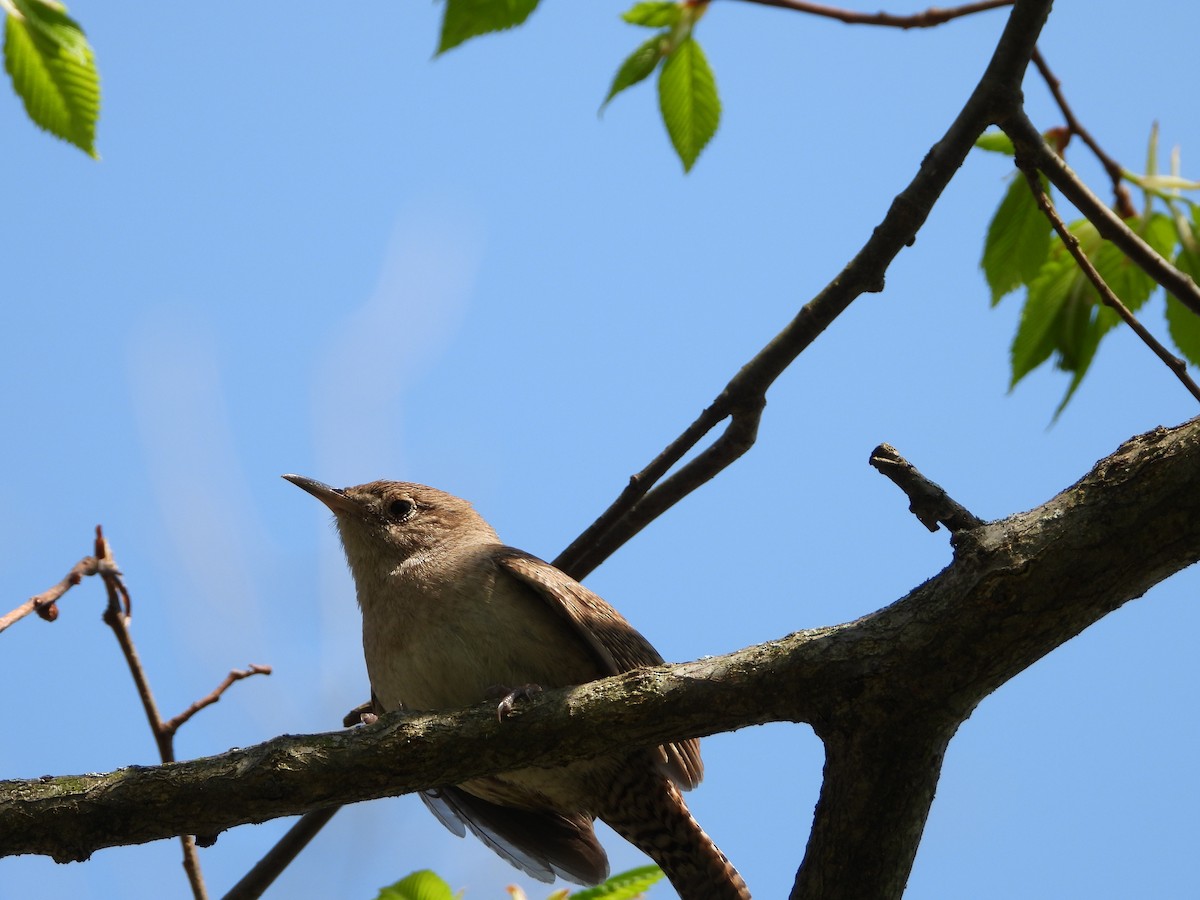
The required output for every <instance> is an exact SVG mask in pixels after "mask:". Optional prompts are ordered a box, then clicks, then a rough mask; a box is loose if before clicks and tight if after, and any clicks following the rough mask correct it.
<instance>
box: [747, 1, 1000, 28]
mask: <svg viewBox="0 0 1200 900" xmlns="http://www.w3.org/2000/svg"><path fill="white" fill-rule="evenodd" d="M745 2H747V3H757V4H759V5H760V6H776V7H779V8H780V9H790V10H792V11H793V12H801V13H809V14H811V15H814V16H823V17H824V18H826V19H837V20H838V21H839V22H845V23H846V24H847V25H886V26H888V27H890V28H905V29H907V28H933V27H934V26H936V25H941V24H943V23H944V22H949V21H950V20H951V19H960V18H962V17H963V16H970V15H973V14H974V13H978V12H986V11H987V10H989V9H999V8H1000V7H1002V6H1012V4H1013V0H981V2H979V3H966V4H964V5H962V6H954V7H951V8H949V9H939V8H938V7H936V6H935V7H930V8H929V9H927V10H925V12H919V13H913V14H912V15H908V16H896V15H892V14H891V13H884V12H879V13H864V12H857V11H855V10H851V9H838V8H836V7H833V6H823V5H822V4H820V3H806V2H805V0H745Z"/></svg>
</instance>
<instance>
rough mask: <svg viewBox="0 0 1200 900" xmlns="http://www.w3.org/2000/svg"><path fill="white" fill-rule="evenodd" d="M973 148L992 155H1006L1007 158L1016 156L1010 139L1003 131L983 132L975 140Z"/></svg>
mask: <svg viewBox="0 0 1200 900" xmlns="http://www.w3.org/2000/svg"><path fill="white" fill-rule="evenodd" d="M975 146H976V147H978V148H979V149H980V150H988V151H990V152H992V153H1006V154H1008V155H1009V156H1015V155H1016V150H1014V149H1013V143H1012V139H1011V138H1010V137H1009V136H1008V135H1007V134H1005V133H1004V132H1003V131H985V132H984V133H983V134H981V135H980V136H979V137H978V138H976V139H975Z"/></svg>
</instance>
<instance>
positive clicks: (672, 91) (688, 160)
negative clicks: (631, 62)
mask: <svg viewBox="0 0 1200 900" xmlns="http://www.w3.org/2000/svg"><path fill="white" fill-rule="evenodd" d="M658 105H659V109H660V110H661V111H662V117H663V123H664V124H665V125H666V126H667V134H669V135H670V137H671V144H672V145H673V146H674V147H675V152H676V153H678V154H679V159H680V160H681V161H682V162H683V170H684V171H685V172H686V171H689V170H690V169H691V168H692V165H693V164H694V163H695V162H696V157H698V156H699V155H700V151H701V150H703V149H704V147H705V145H706V144H707V143H708V142H709V141H710V140H711V139H712V136H713V135H714V134H716V131H717V125H718V124H719V123H720V121H721V101H720V100H719V99H718V97H717V83H716V80H715V79H714V78H713V73H712V69H710V68H709V65H708V60H707V59H705V58H704V51H703V50H701V49H700V45H699V44H698V43H696V40H695V39H694V38H691V37H689V38H687V39H686V40H684V41H683V42H681V43H680V44H679V46H678V47H676V48H675V49H674V51H673V52H672V53H671V54H670V55H669V56H668V57H667V60H666V62H664V63H663V67H662V71H661V72H660V73H659V76H658Z"/></svg>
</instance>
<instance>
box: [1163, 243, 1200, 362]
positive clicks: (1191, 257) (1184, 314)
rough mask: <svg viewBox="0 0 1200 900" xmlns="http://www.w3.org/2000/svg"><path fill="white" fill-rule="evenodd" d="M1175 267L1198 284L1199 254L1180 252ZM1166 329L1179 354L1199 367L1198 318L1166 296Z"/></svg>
mask: <svg viewBox="0 0 1200 900" xmlns="http://www.w3.org/2000/svg"><path fill="white" fill-rule="evenodd" d="M1175 267H1176V268H1177V269H1179V271H1181V272H1183V273H1185V274H1187V275H1191V276H1192V281H1194V282H1196V283H1197V284H1200V252H1193V251H1190V250H1180V251H1179V255H1178V256H1177V257H1175ZM1167 328H1168V330H1169V332H1170V334H1171V340H1172V341H1174V342H1175V346H1176V347H1177V348H1178V349H1179V352H1180V353H1182V354H1183V355H1184V358H1186V359H1187V361H1188V362H1190V363H1191V364H1192V365H1194V366H1200V316H1198V315H1196V313H1194V312H1192V311H1191V310H1190V309H1188V308H1187V307H1186V306H1184V305H1183V304H1182V303H1180V302H1179V301H1178V300H1176V299H1175V298H1174V297H1173V296H1171V295H1170V294H1167Z"/></svg>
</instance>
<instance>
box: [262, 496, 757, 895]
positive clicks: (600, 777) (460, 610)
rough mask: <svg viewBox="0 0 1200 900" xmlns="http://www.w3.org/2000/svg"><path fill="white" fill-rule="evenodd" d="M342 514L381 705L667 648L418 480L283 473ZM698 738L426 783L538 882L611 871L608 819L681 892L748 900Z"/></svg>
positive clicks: (561, 674)
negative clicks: (597, 827)
mask: <svg viewBox="0 0 1200 900" xmlns="http://www.w3.org/2000/svg"><path fill="white" fill-rule="evenodd" d="M283 477H284V478H286V479H287V480H288V481H290V482H292V483H293V484H295V485H296V486H298V487H301V488H303V489H304V490H306V491H308V492H309V493H310V494H312V495H313V496H314V497H316V498H317V499H318V500H320V501H321V502H322V503H324V504H325V505H326V506H328V507H329V508H330V509H331V510H332V511H333V514H334V517H335V519H336V521H337V527H338V531H339V532H340V533H341V537H342V545H343V546H344V547H345V550H346V559H347V561H348V562H349V564H350V571H351V573H352V574H353V575H354V581H355V584H356V586H357V590H358V604H359V606H360V607H361V609H362V615H363V649H364V651H365V653H366V661H367V673H368V675H369V677H370V680H371V691H372V701H373V703H374V705H375V708H376V711H378V712H384V711H391V710H396V709H409V710H429V709H447V708H459V707H465V706H471V705H474V704H477V703H479V702H481V701H483V700H484V699H486V698H488V697H495V696H497V695H498V694H504V693H505V692H506V691H508V692H512V693H509V694H508V696H506V697H505V699H504V700H502V701H501V704H500V710H501V713H503V711H504V710H505V709H506V708H511V703H512V701H513V698H514V696H516V695H517V694H519V693H520V692H522V691H525V692H528V691H529V690H533V689H535V688H559V687H566V686H568V685H575V684H582V683H584V682H587V681H593V680H595V679H597V678H604V677H606V676H608V675H616V674H618V673H620V672H625V671H628V670H630V669H634V668H637V667H638V666H652V665H657V664H659V663H661V662H662V661H663V660H662V657H661V656H659V655H658V652H657V651H656V650H655V649H654V648H653V647H652V646H650V643H649V642H648V641H647V640H646V639H645V638H644V637H642V636H641V635H640V634H639V633H638V632H637V631H635V630H634V628H633V627H632V626H631V625H630V624H629V623H628V622H627V621H625V619H624V618H623V617H622V616H621V614H620V613H618V612H617V611H616V610H615V609H613V608H612V607H611V606H609V605H608V604H607V603H605V602H604V601H603V600H601V599H600V598H599V597H598V596H596V595H595V594H593V593H592V592H591V591H589V590H588V589H587V588H585V587H584V586H583V585H581V584H579V582H577V581H575V580H574V579H573V578H570V577H569V576H568V575H566V574H565V573H563V572H561V571H559V570H558V569H556V568H554V566H552V565H550V564H549V563H546V562H543V561H542V560H540V559H537V558H536V557H534V556H530V555H529V554H527V553H523V552H521V551H520V550H515V549H513V548H512V547H506V546H504V545H503V544H502V543H501V542H500V539H499V538H498V537H497V536H496V532H495V531H493V530H492V528H491V526H490V525H488V524H487V522H485V521H484V520H483V518H482V517H481V516H480V515H479V514H478V513H477V512H475V510H474V509H472V508H471V505H470V504H469V503H467V502H466V501H464V500H460V499H459V498H457V497H454V496H451V495H450V494H447V493H444V492H443V491H439V490H436V489H435V488H431V487H425V486H424V485H420V484H408V483H405V482H399V481H374V482H371V483H370V484H363V485H359V486H358V487H349V488H345V489H336V488H331V487H329V486H327V485H324V484H321V483H320V482H318V481H313V480H311V479H308V478H302V477H300V476H299V475H285V476H283ZM702 775H703V766H702V764H701V762H700V744H699V741H696V740H687V741H676V742H674V743H671V744H665V745H663V746H661V747H657V748H655V749H654V750H632V751H629V752H620V753H613V754H609V755H606V756H601V757H597V758H594V759H587V760H578V761H575V762H571V763H568V764H566V765H562V766H556V767H553V768H529V769H521V770H518V771H514V772H505V773H502V774H500V775H494V776H490V777H487V778H476V779H472V780H470V781H466V782H464V783H462V784H460V785H455V786H447V787H443V788H439V789H437V790H433V791H427V792H425V793H424V794H422V799H423V800H424V801H425V803H426V805H427V806H428V807H429V808H430V809H431V810H432V811H433V812H434V814H435V815H437V817H438V818H439V819H441V821H442V822H443V824H445V825H446V826H447V827H448V828H450V829H451V830H452V831H454V832H455V833H457V834H459V835H462V834H464V827H463V826H464V825H465V826H466V827H468V828H470V829H471V831H473V832H474V833H475V834H476V835H477V836H479V837H480V838H481V839H482V840H483V841H484V842H485V843H486V844H488V846H490V847H491V848H492V849H493V850H495V851H496V852H497V853H499V854H500V855H501V856H503V857H504V858H505V859H507V860H508V861H509V862H511V863H512V864H513V865H515V866H517V868H519V869H522V870H524V871H525V872H526V873H528V874H529V875H531V876H533V877H534V878H537V879H538V880H540V881H547V882H548V881H552V880H553V879H554V877H555V876H556V875H557V876H560V877H562V878H565V879H567V880H569V881H574V882H577V883H579V884H596V883H598V882H600V881H603V880H604V879H605V878H606V877H608V857H607V856H606V855H605V853H604V848H602V847H601V846H600V843H599V841H597V839H596V834H595V832H594V831H593V828H592V823H593V821H594V820H595V819H596V818H599V819H602V820H603V821H604V822H607V823H608V824H609V825H610V826H611V827H612V828H613V830H615V831H616V832H617V833H618V834H620V835H621V836H622V837H624V838H625V839H626V840H628V841H630V842H631V843H633V844H634V845H635V846H637V847H638V848H640V849H641V850H642V851H644V852H645V853H647V854H648V855H649V856H650V857H651V858H652V859H653V860H654V861H655V862H656V863H658V865H659V866H661V867H662V869H663V871H664V872H666V874H667V877H668V878H669V879H670V881H671V883H672V884H673V885H674V887H675V889H676V890H677V891H678V892H679V895H680V896H681V897H682V898H684V900H748V898H749V897H750V893H749V891H748V890H747V889H746V884H745V882H743V881H742V878H741V876H740V875H738V873H737V871H736V870H735V869H734V868H733V866H732V865H731V864H730V863H729V861H728V860H727V859H726V858H725V855H724V854H723V853H721V851H720V850H719V849H717V846H716V844H714V843H713V842H712V839H711V838H709V836H708V835H707V834H705V833H704V831H703V829H701V828H700V826H699V824H697V822H696V820H695V819H693V818H692V815H691V813H690V812H689V811H688V808H687V806H686V805H685V804H684V802H683V798H682V797H681V796H680V793H679V791H680V789H683V790H688V789H689V788H692V787H695V785H697V784H698V783H699V782H700V778H701V776H702Z"/></svg>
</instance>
